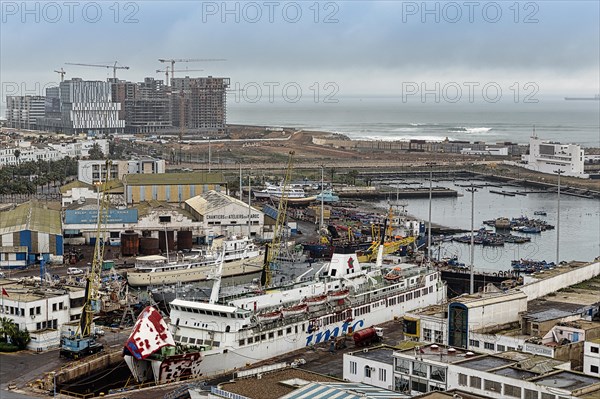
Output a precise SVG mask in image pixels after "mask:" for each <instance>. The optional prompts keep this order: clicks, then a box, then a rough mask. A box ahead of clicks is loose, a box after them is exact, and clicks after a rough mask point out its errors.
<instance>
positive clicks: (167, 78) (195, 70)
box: [156, 65, 204, 86]
mask: <svg viewBox="0 0 600 399" xmlns="http://www.w3.org/2000/svg"><path fill="white" fill-rule="evenodd" d="M201 71H204V69H181V70H179V71H175V72H201ZM160 72H164V73H165V85H167V86H168V85H169V66H168V65H167V67H166V68H165V69H157V70H156V73H160Z"/></svg>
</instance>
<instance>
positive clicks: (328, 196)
mask: <svg viewBox="0 0 600 399" xmlns="http://www.w3.org/2000/svg"><path fill="white" fill-rule="evenodd" d="M321 198H322V199H323V202H338V201H339V200H340V197H339V196H337V195H335V194H334V193H333V191H332V190H323V192H322V193H320V194H318V195H317V197H316V201H321Z"/></svg>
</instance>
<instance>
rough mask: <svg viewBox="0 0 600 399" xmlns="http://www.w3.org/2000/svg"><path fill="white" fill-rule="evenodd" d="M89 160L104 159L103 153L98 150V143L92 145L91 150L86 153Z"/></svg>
mask: <svg viewBox="0 0 600 399" xmlns="http://www.w3.org/2000/svg"><path fill="white" fill-rule="evenodd" d="M88 158H89V159H104V153H103V152H102V150H101V149H100V145H99V144H98V143H94V145H93V146H92V148H90V150H89V151H88Z"/></svg>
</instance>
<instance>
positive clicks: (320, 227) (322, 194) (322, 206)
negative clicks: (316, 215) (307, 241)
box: [319, 165, 325, 231]
mask: <svg viewBox="0 0 600 399" xmlns="http://www.w3.org/2000/svg"><path fill="white" fill-rule="evenodd" d="M323 167H324V165H321V224H320V225H319V231H321V230H323V211H324V208H325V206H324V201H325V198H324V197H325V195H324V193H323V173H324V172H323Z"/></svg>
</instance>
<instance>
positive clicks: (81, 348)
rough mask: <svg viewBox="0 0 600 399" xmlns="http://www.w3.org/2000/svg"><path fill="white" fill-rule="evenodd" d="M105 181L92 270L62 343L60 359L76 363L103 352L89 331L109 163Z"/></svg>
mask: <svg viewBox="0 0 600 399" xmlns="http://www.w3.org/2000/svg"><path fill="white" fill-rule="evenodd" d="M105 165H106V179H105V180H104V184H103V188H102V195H101V196H100V193H98V216H97V219H98V220H97V226H96V244H95V246H94V258H93V261H92V267H91V270H90V271H89V273H88V275H87V277H86V283H85V302H84V304H83V309H82V311H81V318H80V319H79V325H78V327H77V332H76V333H75V334H74V335H71V336H68V337H64V338H63V339H62V343H61V348H60V356H61V357H67V358H71V359H78V358H81V357H84V356H87V355H91V354H93V353H97V352H101V351H103V350H104V345H102V344H101V343H99V342H97V341H96V336H95V334H94V333H93V331H92V322H93V319H94V313H95V312H97V311H98V310H99V309H100V302H99V293H98V291H99V285H100V272H101V270H102V262H103V260H104V244H105V242H106V240H105V233H106V222H107V219H108V206H109V200H108V188H109V187H108V179H109V176H110V169H111V167H112V162H111V161H109V160H107V161H106V163H105Z"/></svg>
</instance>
